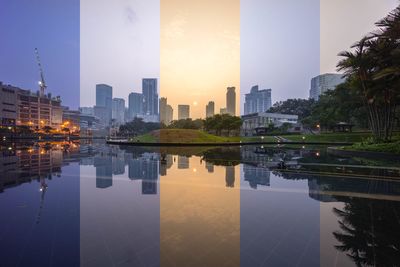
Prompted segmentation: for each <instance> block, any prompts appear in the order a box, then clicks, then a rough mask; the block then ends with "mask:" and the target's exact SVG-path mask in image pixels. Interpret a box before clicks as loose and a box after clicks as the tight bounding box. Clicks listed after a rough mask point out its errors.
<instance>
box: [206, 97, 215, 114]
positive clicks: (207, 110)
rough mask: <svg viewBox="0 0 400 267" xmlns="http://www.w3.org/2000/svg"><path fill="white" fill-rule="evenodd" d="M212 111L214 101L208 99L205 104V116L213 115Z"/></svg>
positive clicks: (213, 110) (213, 109)
mask: <svg viewBox="0 0 400 267" xmlns="http://www.w3.org/2000/svg"><path fill="white" fill-rule="evenodd" d="M214 112H215V103H214V101H210V102H208V104H207V105H206V118H208V117H212V116H214Z"/></svg>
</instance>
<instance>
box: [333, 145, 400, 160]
mask: <svg viewBox="0 0 400 267" xmlns="http://www.w3.org/2000/svg"><path fill="white" fill-rule="evenodd" d="M327 152H328V154H330V155H334V156H339V157H362V158H370V159H376V158H381V159H382V158H383V159H389V160H398V161H400V154H396V153H389V152H378V151H366V150H346V149H341V148H340V147H328V148H327Z"/></svg>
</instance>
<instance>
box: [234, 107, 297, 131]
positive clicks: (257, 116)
mask: <svg viewBox="0 0 400 267" xmlns="http://www.w3.org/2000/svg"><path fill="white" fill-rule="evenodd" d="M297 121H298V116H297V115H289V114H281V113H268V112H259V113H252V114H247V115H243V116H242V122H243V123H242V128H241V132H242V135H244V136H252V135H256V131H257V129H260V128H268V126H269V125H270V124H273V125H274V126H275V127H280V126H281V125H282V124H284V123H290V124H292V125H295V124H297V123H298V122H297Z"/></svg>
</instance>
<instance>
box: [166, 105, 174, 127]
mask: <svg viewBox="0 0 400 267" xmlns="http://www.w3.org/2000/svg"><path fill="white" fill-rule="evenodd" d="M165 113H166V114H165V121H166V124H167V125H168V124H170V123H171V121H172V120H173V118H174V110H173V108H172V107H171V105H167V107H166V109H165Z"/></svg>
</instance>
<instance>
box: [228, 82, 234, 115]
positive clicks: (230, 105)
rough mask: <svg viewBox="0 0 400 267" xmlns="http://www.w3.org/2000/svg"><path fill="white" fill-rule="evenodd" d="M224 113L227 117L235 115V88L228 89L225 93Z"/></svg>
mask: <svg viewBox="0 0 400 267" xmlns="http://www.w3.org/2000/svg"><path fill="white" fill-rule="evenodd" d="M226 112H227V113H228V114H229V115H232V116H235V115H236V92H235V87H228V88H227V91H226Z"/></svg>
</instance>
